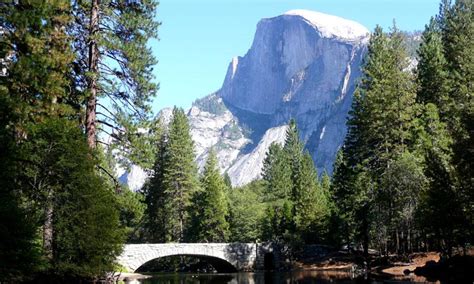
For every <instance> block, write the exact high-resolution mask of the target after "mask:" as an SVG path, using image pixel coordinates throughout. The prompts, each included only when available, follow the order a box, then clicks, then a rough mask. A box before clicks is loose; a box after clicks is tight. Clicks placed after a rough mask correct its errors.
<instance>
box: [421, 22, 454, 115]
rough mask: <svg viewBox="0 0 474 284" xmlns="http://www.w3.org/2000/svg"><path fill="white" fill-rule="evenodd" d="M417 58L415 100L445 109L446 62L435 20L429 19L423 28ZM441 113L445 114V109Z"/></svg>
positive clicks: (437, 23)
mask: <svg viewBox="0 0 474 284" xmlns="http://www.w3.org/2000/svg"><path fill="white" fill-rule="evenodd" d="M418 56H419V62H418V65H417V81H418V85H419V88H418V94H417V100H418V101H419V102H421V103H424V104H426V103H433V104H435V105H436V106H437V107H438V108H441V107H443V108H445V107H446V102H447V99H448V98H447V95H448V94H447V92H448V86H447V76H448V74H447V71H446V68H447V66H446V64H447V62H446V59H445V57H444V52H443V41H442V34H441V28H440V27H439V22H438V21H436V19H435V18H431V20H430V23H429V25H427V26H426V27H425V31H424V32H423V35H422V42H421V44H420V48H419V50H418ZM442 112H446V109H444V111H442Z"/></svg>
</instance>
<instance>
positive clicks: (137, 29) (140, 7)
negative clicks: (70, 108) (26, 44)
mask: <svg viewBox="0 0 474 284" xmlns="http://www.w3.org/2000/svg"><path fill="white" fill-rule="evenodd" d="M157 5H158V4H157V2H156V1H154V0H145V1H115V0H105V1H99V0H89V1H73V16H74V18H75V21H74V24H73V25H71V26H70V28H69V30H68V33H69V34H70V35H72V36H73V38H74V42H73V51H74V53H75V54H76V60H75V62H74V73H73V74H72V77H73V78H74V84H75V88H74V90H77V91H78V92H80V93H83V94H84V95H85V96H86V100H85V101H84V102H83V104H84V107H85V109H86V114H85V115H86V116H85V122H84V125H85V129H86V134H87V140H88V143H89V146H90V147H91V148H94V147H95V146H96V143H97V141H96V140H97V131H99V130H104V131H105V130H106V129H111V130H112V131H113V135H112V138H115V140H114V141H115V142H116V143H118V144H119V146H120V147H121V148H123V149H126V150H128V151H124V152H127V153H128V152H132V153H134V152H135V151H141V150H143V147H146V148H149V147H151V145H148V146H146V144H147V142H146V141H145V145H142V144H140V142H144V141H142V140H135V139H133V138H134V137H135V136H137V135H140V129H144V128H147V127H149V126H150V125H149V123H148V122H149V115H148V114H149V113H150V111H151V108H150V105H149V103H150V100H151V99H152V98H153V97H154V95H155V93H156V89H157V86H156V84H155V83H153V78H154V76H153V65H154V64H155V63H156V60H155V58H154V57H153V55H152V51H151V49H150V47H149V46H147V44H148V41H149V40H150V39H152V38H156V37H157V29H158V26H159V23H158V22H157V21H156V20H155V11H156V7H157ZM97 124H99V125H102V127H101V128H99V127H97ZM130 138H132V139H130ZM130 143H132V146H130ZM136 145H139V147H136ZM138 155H140V154H138ZM134 158H136V156H135V157H134V156H132V157H131V159H134ZM133 162H136V161H133Z"/></svg>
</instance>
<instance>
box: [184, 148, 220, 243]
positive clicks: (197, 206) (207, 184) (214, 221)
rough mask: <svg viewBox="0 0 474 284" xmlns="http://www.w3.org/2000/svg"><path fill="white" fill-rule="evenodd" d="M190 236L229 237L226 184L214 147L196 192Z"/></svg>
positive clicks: (212, 239)
mask: <svg viewBox="0 0 474 284" xmlns="http://www.w3.org/2000/svg"><path fill="white" fill-rule="evenodd" d="M193 207H194V210H193V211H192V220H193V221H192V227H193V228H191V230H190V232H191V234H190V236H189V237H191V238H192V239H193V240H194V241H197V242H226V241H227V240H228V238H229V223H228V222H227V219H228V217H229V208H228V200H227V196H226V184H225V182H224V179H223V177H222V176H221V175H220V173H219V169H218V168H217V157H216V153H215V152H214V150H213V149H211V151H210V152H209V155H208V158H207V161H206V165H205V166H204V172H203V174H202V177H201V189H200V190H199V191H197V192H196V193H195V197H194V204H193Z"/></svg>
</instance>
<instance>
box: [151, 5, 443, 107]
mask: <svg viewBox="0 0 474 284" xmlns="http://www.w3.org/2000/svg"><path fill="white" fill-rule="evenodd" d="M439 2H440V1H439V0H161V1H160V5H159V7H158V11H157V18H158V20H159V21H161V22H162V26H161V27H160V29H159V37H160V40H159V41H152V42H151V47H152V49H153V52H154V54H155V56H156V57H157V58H158V60H159V63H158V65H157V66H156V68H155V76H156V80H157V82H159V84H160V90H159V92H158V96H157V97H156V98H155V101H154V103H153V106H154V110H155V112H156V111H158V110H159V109H161V108H163V107H170V106H173V105H177V106H180V107H184V108H188V107H190V106H191V103H192V102H193V101H194V100H195V99H197V98H201V97H204V96H205V95H208V94H210V93H212V92H214V91H216V90H218V89H219V88H220V87H221V85H222V82H223V80H224V76H225V73H226V71H227V67H228V64H229V62H230V61H231V59H232V57H234V56H237V55H240V56H243V55H244V54H245V53H246V52H247V50H248V49H249V48H250V45H251V43H252V40H253V36H254V33H255V29H256V25H257V22H258V21H259V20H260V19H261V18H269V17H274V16H277V15H280V14H283V13H284V12H286V11H288V10H292V9H308V10H314V11H319V12H323V13H327V14H332V15H336V16H340V17H343V18H347V19H351V20H355V21H357V22H359V23H361V24H363V25H364V26H366V27H367V28H368V29H369V30H373V28H374V27H375V25H376V24H379V25H381V26H382V27H383V28H384V29H386V28H388V27H390V26H391V24H392V21H393V19H395V20H396V22H397V25H398V26H399V27H400V29H402V30H407V31H413V30H422V29H423V28H424V25H425V24H426V23H427V22H428V21H429V19H430V17H431V16H433V15H435V14H436V13H437V12H438V6H439Z"/></svg>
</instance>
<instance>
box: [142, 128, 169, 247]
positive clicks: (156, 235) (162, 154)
mask: <svg viewBox="0 0 474 284" xmlns="http://www.w3.org/2000/svg"><path fill="white" fill-rule="evenodd" d="M167 137H168V136H167V133H163V134H162V136H161V139H160V141H159V142H158V144H157V145H156V147H157V148H158V149H157V150H156V156H155V163H154V166H153V171H152V175H151V177H150V178H149V179H148V180H147V182H146V183H145V185H144V186H143V188H142V192H143V195H144V197H145V199H144V203H145V204H146V208H145V213H144V214H145V215H144V229H145V235H144V240H146V241H150V242H155V243H163V242H165V241H166V234H165V233H166V230H165V228H166V224H167V218H166V216H167V214H166V211H165V204H166V200H167V199H166V195H165V192H164V190H165V187H164V184H163V176H164V172H165V170H164V169H165V166H166V158H167V156H166V155H167V142H168V141H167Z"/></svg>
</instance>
